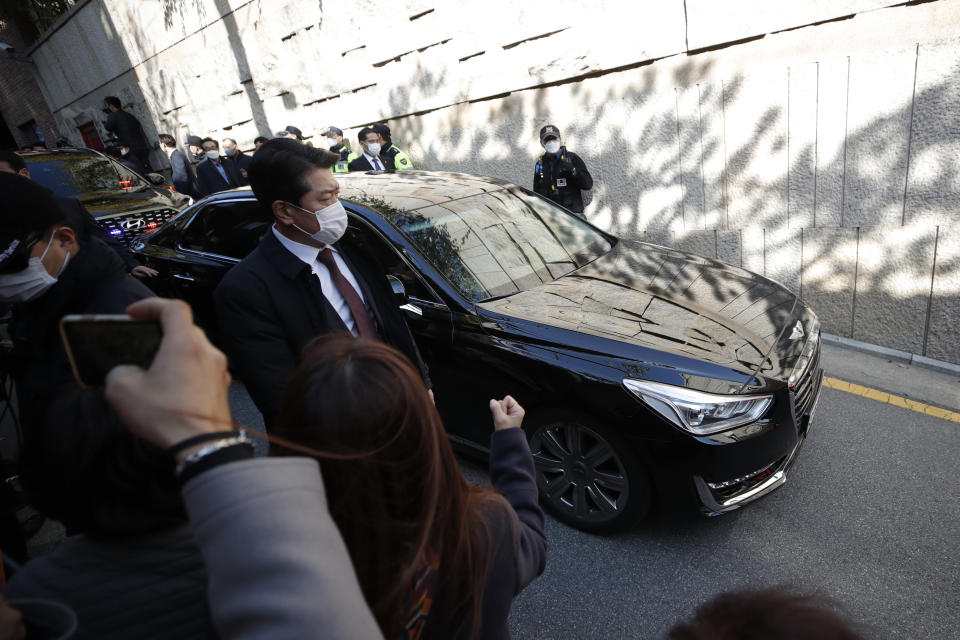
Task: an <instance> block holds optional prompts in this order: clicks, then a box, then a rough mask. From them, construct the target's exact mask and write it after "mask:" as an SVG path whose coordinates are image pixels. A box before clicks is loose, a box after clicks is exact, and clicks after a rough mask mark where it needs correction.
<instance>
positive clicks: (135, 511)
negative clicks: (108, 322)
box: [4, 390, 215, 640]
mask: <svg viewBox="0 0 960 640" xmlns="http://www.w3.org/2000/svg"><path fill="white" fill-rule="evenodd" d="M50 397H51V398H52V401H51V402H49V403H48V408H47V409H46V411H45V415H44V417H43V419H42V420H41V421H40V423H39V424H38V425H37V428H36V429H35V431H34V432H33V433H32V434H31V435H30V438H29V439H28V440H27V442H26V445H25V447H24V451H23V456H22V460H21V469H22V471H21V473H20V479H21V482H22V484H23V486H24V488H25V490H26V493H27V496H28V498H29V499H30V502H31V504H32V505H33V506H34V507H36V508H37V509H38V510H39V511H40V512H41V513H44V514H45V515H47V516H48V517H50V518H53V519H55V520H58V521H59V522H61V523H63V525H64V526H65V527H66V528H67V531H68V532H69V533H70V535H69V537H67V539H66V540H64V541H63V542H61V543H60V545H59V546H57V548H56V549H55V550H54V551H52V552H51V553H49V554H45V555H43V556H40V557H38V558H35V559H33V560H31V561H30V562H28V563H26V564H25V565H23V566H22V567H21V568H20V569H19V570H18V571H17V572H16V573H15V574H14V576H13V578H12V579H11V580H10V582H9V584H8V585H7V587H6V589H5V591H4V593H5V595H6V596H7V597H9V598H16V599H33V598H37V599H43V600H53V601H56V602H60V603H62V604H65V605H67V606H69V607H70V608H71V609H72V610H73V611H74V613H76V615H77V622H78V626H77V631H76V634H75V635H73V636H71V637H72V638H74V640H83V639H84V638H90V639H98V640H106V639H108V638H115V639H117V640H121V639H126V638H156V639H157V640H160V639H162V638H169V639H170V640H180V639H186V638H196V639H198V640H199V639H202V638H212V637H215V636H214V634H213V627H212V624H211V621H210V614H209V612H208V610H207V598H206V592H207V574H206V570H205V568H204V561H203V557H202V555H201V553H200V549H199V547H198V546H197V543H196V542H195V541H194V539H193V534H192V532H191V531H190V528H189V526H188V525H187V514H186V511H185V509H184V505H183V501H182V500H181V497H180V486H179V483H178V481H177V479H176V477H175V476H174V463H173V458H172V457H171V456H170V455H168V454H167V453H166V452H165V451H164V450H163V449H161V448H159V447H156V446H154V445H151V444H148V443H147V442H145V441H143V440H141V439H139V438H137V437H136V436H134V435H133V434H132V433H130V431H129V430H127V429H126V428H125V427H124V426H123V424H122V423H121V422H120V420H119V419H118V418H117V416H116V414H115V413H114V411H113V410H112V409H111V408H110V407H109V405H107V402H106V399H105V398H104V394H103V392H102V391H94V390H84V391H80V390H73V391H71V392H68V393H66V394H64V395H61V396H59V397H57V395H56V394H51V395H50Z"/></svg>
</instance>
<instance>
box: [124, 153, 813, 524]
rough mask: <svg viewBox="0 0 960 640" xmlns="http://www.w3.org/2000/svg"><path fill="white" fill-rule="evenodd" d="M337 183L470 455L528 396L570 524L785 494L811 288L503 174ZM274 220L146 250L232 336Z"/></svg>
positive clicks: (186, 230) (232, 205)
mask: <svg viewBox="0 0 960 640" xmlns="http://www.w3.org/2000/svg"><path fill="white" fill-rule="evenodd" d="M338 179H339V180H340V185H341V199H342V201H343V204H344V206H345V207H346V208H347V211H348V212H349V215H350V226H349V228H348V231H347V234H346V236H345V237H344V239H343V240H341V242H348V243H352V244H354V245H355V246H356V247H357V248H359V249H361V250H364V251H366V252H367V253H368V255H370V256H371V257H372V258H373V259H375V260H376V261H377V262H378V263H379V264H380V265H381V266H382V268H383V270H384V272H385V273H387V274H390V275H391V276H392V277H393V279H394V280H393V282H394V288H395V290H397V292H398V301H397V303H398V305H402V306H403V308H404V310H405V313H406V314H407V316H408V318H409V324H410V327H411V329H412V331H413V334H414V336H415V338H416V340H417V343H418V345H419V347H420V349H421V351H422V353H423V356H424V359H425V360H426V361H427V363H428V365H429V366H430V370H431V377H432V378H433V380H434V384H435V387H434V389H435V392H436V399H437V406H438V408H439V409H440V413H441V414H442V416H443V419H444V423H445V424H446V426H447V430H448V434H449V437H450V439H451V441H452V442H453V443H454V444H455V445H457V446H458V448H460V449H461V450H463V451H472V452H475V453H479V454H484V453H486V447H485V445H486V443H487V442H488V441H489V436H490V431H491V423H490V416H489V414H488V412H487V402H488V400H489V399H490V398H492V397H501V396H502V395H504V394H507V393H510V394H512V395H514V396H515V397H516V398H517V399H518V400H519V401H520V402H521V403H522V404H523V405H524V406H525V407H526V408H527V412H528V413H527V419H526V420H525V425H524V426H525V429H526V430H527V434H528V437H529V440H530V444H531V447H532V449H533V452H534V459H535V462H536V469H537V483H538V485H539V487H540V491H541V495H542V500H543V503H544V505H545V506H546V507H547V508H548V509H549V510H550V511H552V512H553V513H554V514H555V515H556V516H557V517H558V518H560V519H561V520H564V521H565V522H567V523H569V524H571V525H573V526H575V527H578V528H580V529H584V530H588V531H597V532H601V531H611V530H615V529H618V528H622V527H624V526H626V525H628V524H629V523H631V522H632V521H634V520H636V519H637V518H639V517H641V516H642V515H644V514H645V513H647V511H648V510H649V509H650V507H651V506H652V505H653V504H654V502H655V501H657V500H659V502H660V503H661V504H663V505H666V506H671V507H673V506H680V505H685V506H692V507H694V508H698V509H699V510H700V511H701V512H703V513H705V514H711V515H712V514H720V513H724V512H726V511H730V510H733V509H736V508H738V507H741V506H743V505H745V504H747V503H749V502H751V501H753V500H756V499H757V498H759V497H761V496H763V495H765V494H767V493H769V492H770V491H772V490H774V489H776V488H777V487H779V486H780V485H782V484H783V483H784V482H785V481H786V476H787V472H788V469H789V468H790V465H791V463H792V462H793V461H794V459H795V458H796V455H797V452H798V450H799V448H800V446H801V444H802V443H803V441H804V438H805V436H806V433H807V429H808V426H809V423H810V419H811V417H812V415H813V411H814V408H815V406H816V402H817V398H818V395H819V392H820V382H821V376H822V373H821V369H820V366H819V354H820V330H819V324H818V321H817V318H816V316H815V315H814V314H813V312H812V311H810V309H808V308H807V307H806V306H805V305H804V304H803V303H802V302H801V301H800V300H799V299H798V298H797V296H795V295H794V294H793V293H791V292H790V291H788V290H787V289H785V288H784V287H782V286H781V285H779V284H777V283H775V282H772V281H771V280H768V279H766V278H763V277H761V276H758V275H756V274H753V273H750V272H748V271H745V270H743V269H740V268H736V267H732V266H730V265H727V264H724V263H721V262H718V261H715V260H709V259H705V258H701V257H697V256H694V255H691V254H688V253H684V252H680V251H675V250H672V249H668V248H665V247H660V246H655V245H651V244H646V243H643V242H636V241H631V240H623V239H618V238H616V237H613V236H611V235H609V234H607V233H604V232H603V231H601V230H599V229H597V228H595V227H593V226H592V225H590V224H588V223H587V222H585V221H583V220H581V219H580V218H578V217H577V216H575V215H574V214H572V213H570V212H568V211H567V210H565V209H562V208H560V207H558V206H556V205H554V204H552V203H551V202H549V201H546V200H544V199H542V198H540V197H539V196H537V195H535V194H532V193H530V192H529V191H527V190H525V189H522V188H520V187H517V186H514V185H511V184H508V183H504V182H500V181H497V180H493V179H488V178H478V177H473V176H467V175H459V174H437V173H428V172H403V173H395V174H379V175H373V174H369V175H358V174H349V175H345V176H340V177H338ZM270 222H271V218H270V215H269V213H266V212H265V211H264V209H262V208H261V207H260V206H259V205H258V204H257V202H256V200H254V198H253V194H252V193H251V192H250V191H249V190H237V191H231V192H225V193H220V194H217V195H215V196H212V197H210V198H207V199H205V200H203V201H201V202H198V203H197V204H195V205H193V206H192V207H189V208H188V209H186V210H184V212H183V213H181V214H180V215H179V216H178V217H177V218H175V219H174V220H172V221H170V222H169V223H168V224H166V225H165V226H163V227H161V228H160V229H158V230H157V231H156V232H154V233H151V234H149V235H147V236H143V237H141V238H140V239H139V240H138V241H137V242H135V243H134V250H135V252H137V253H138V255H139V256H140V257H141V258H142V259H143V260H144V262H145V263H146V264H147V265H148V266H150V267H153V268H155V269H157V270H158V271H160V274H161V275H160V276H158V278H157V279H155V280H154V282H152V283H151V284H152V285H155V288H156V289H157V290H158V292H159V293H161V294H163V295H168V296H173V297H179V298H183V299H185V300H187V301H188V302H190V303H191V304H192V306H193V307H194V309H195V311H196V312H197V315H198V319H199V322H200V323H201V324H204V325H205V326H207V327H208V329H214V328H215V318H214V310H213V309H212V308H211V299H212V296H211V292H212V289H213V288H214V287H215V286H216V284H217V283H218V282H219V280H220V278H221V277H222V276H223V274H224V273H225V272H226V271H227V270H228V269H229V268H230V267H231V266H232V265H234V264H235V263H237V262H238V261H239V260H240V259H241V258H243V257H244V256H245V255H246V254H247V253H249V252H250V251H252V250H253V248H254V247H255V246H256V244H257V242H258V239H259V237H260V236H261V235H262V234H263V233H264V232H265V231H266V230H267V228H268V225H269V224H270Z"/></svg>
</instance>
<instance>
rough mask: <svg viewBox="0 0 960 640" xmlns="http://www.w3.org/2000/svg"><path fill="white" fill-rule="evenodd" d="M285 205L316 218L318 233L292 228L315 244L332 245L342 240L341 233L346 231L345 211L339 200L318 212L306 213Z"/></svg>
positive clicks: (293, 205) (301, 208)
mask: <svg viewBox="0 0 960 640" xmlns="http://www.w3.org/2000/svg"><path fill="white" fill-rule="evenodd" d="M287 204H289V205H290V206H292V207H296V208H297V209H300V211H303V212H305V213H309V214H310V215H313V216H316V218H317V222H319V223H320V231H317V232H315V233H310V232H309V231H307V230H305V229H301V228H300V227H298V226H297V225H293V227H294V228H295V229H299V230H300V231H302V232H303V233H305V234H307V235H308V236H310V237H311V238H313V239H314V240H316V241H317V242H320V243H323V244H333V243H334V242H336V241H337V240H339V239H340V238H342V237H343V233H344V232H345V231H346V230H347V210H346V209H344V208H343V204H341V203H340V201H339V200H337V201H336V202H334V203H333V204H331V205H330V206H328V207H324V208H323V209H320V210H319V211H307V210H306V209H304V208H303V207H298V206H297V205H295V204H293V203H290V202H288V203H287Z"/></svg>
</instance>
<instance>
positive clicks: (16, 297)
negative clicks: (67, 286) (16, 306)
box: [0, 229, 70, 302]
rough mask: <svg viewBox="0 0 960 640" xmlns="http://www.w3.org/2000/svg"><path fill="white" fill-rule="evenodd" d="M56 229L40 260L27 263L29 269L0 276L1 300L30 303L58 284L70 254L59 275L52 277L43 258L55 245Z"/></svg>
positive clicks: (68, 253)
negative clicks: (51, 246)
mask: <svg viewBox="0 0 960 640" xmlns="http://www.w3.org/2000/svg"><path fill="white" fill-rule="evenodd" d="M56 232H57V230H56V229H54V230H53V232H52V233H51V234H50V241H49V242H48V243H47V248H46V249H44V250H43V253H41V254H40V257H39V258H30V260H29V261H27V268H26V269H24V270H22V271H17V272H16V273H3V274H0V300H2V301H4V302H28V301H30V300H33V299H34V298H37V297H39V296H41V295H43V294H44V293H45V292H46V290H47V289H49V288H50V287H52V286H53V285H55V284H56V283H57V278H58V277H60V274H61V273H63V270H64V269H66V268H67V261H68V260H70V252H69V251H68V252H67V255H66V257H65V258H64V259H63V265H61V266H60V270H59V271H57V275H56V277H55V276H52V275H50V274H49V273H48V272H47V268H46V267H44V266H43V258H44V257H45V256H46V255H47V251H49V250H50V245H52V244H53V236H54V234H55V233H56Z"/></svg>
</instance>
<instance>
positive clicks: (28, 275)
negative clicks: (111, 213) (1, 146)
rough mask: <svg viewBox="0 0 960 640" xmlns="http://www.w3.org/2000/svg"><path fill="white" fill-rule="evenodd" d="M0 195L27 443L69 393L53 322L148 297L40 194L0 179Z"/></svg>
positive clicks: (2, 250)
mask: <svg viewBox="0 0 960 640" xmlns="http://www.w3.org/2000/svg"><path fill="white" fill-rule="evenodd" d="M0 193H3V194H4V197H3V198H2V199H0V302H5V303H8V304H11V305H12V307H13V309H12V310H13V316H12V319H11V321H10V324H9V332H10V338H11V340H12V341H13V357H12V358H11V361H12V363H13V378H14V381H15V383H16V389H17V406H18V407H19V410H20V420H21V424H22V425H23V430H24V437H25V439H26V440H28V439H29V432H30V429H31V428H32V427H34V426H35V425H36V424H38V421H39V420H40V419H42V417H43V409H44V408H45V407H46V406H48V405H49V403H50V401H51V399H52V398H54V397H55V396H56V395H57V394H59V393H61V392H62V391H63V390H65V389H73V388H76V386H77V385H76V382H75V381H74V379H73V373H72V370H71V368H70V363H69V361H68V359H67V354H66V351H65V350H64V347H63V342H62V341H61V339H60V327H59V325H60V319H61V318H62V317H63V316H65V315H67V314H110V313H124V310H125V309H126V308H127V306H128V305H130V304H132V303H133V302H136V301H137V300H141V299H143V298H147V297H150V296H152V295H153V293H152V292H151V291H150V289H148V288H147V287H146V286H144V285H143V283H141V282H140V281H139V280H138V279H137V278H134V277H133V276H132V275H130V274H129V273H128V271H127V267H126V265H124V263H123V261H122V260H121V259H120V257H119V256H118V255H117V254H116V253H114V252H113V251H111V250H110V248H109V247H107V245H106V244H104V243H103V242H102V241H101V240H100V239H99V238H97V237H95V236H89V237H87V238H83V237H82V235H81V233H80V230H78V229H76V228H75V225H74V223H72V222H71V221H70V218H69V217H68V216H67V214H66V213H65V212H64V211H63V209H62V208H61V207H60V204H59V203H58V202H57V199H56V198H55V197H54V195H53V194H52V193H51V192H50V191H49V190H48V189H47V188H46V187H44V186H42V185H40V184H37V183H36V182H33V181H32V180H29V179H27V178H25V177H23V176H20V175H16V174H12V173H6V172H0Z"/></svg>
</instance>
